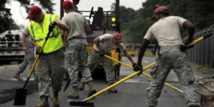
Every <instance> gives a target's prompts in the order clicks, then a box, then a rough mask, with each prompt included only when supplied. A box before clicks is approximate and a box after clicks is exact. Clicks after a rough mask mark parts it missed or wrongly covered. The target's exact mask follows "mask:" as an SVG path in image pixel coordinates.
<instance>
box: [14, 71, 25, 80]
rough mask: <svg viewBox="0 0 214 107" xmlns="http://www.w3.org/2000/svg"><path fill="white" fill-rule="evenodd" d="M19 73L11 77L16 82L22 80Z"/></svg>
mask: <svg viewBox="0 0 214 107" xmlns="http://www.w3.org/2000/svg"><path fill="white" fill-rule="evenodd" d="M19 75H20V73H19V72H17V73H16V74H15V75H14V76H13V78H15V79H17V80H18V81H23V79H22V78H20V76H19Z"/></svg>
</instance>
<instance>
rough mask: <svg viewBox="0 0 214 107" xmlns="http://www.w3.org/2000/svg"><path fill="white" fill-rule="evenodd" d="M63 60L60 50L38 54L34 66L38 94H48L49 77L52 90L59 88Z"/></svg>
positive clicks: (58, 89)
mask: <svg viewBox="0 0 214 107" xmlns="http://www.w3.org/2000/svg"><path fill="white" fill-rule="evenodd" d="M63 62H64V55H63V52H62V50H57V51H55V52H53V53H49V54H42V55H41V56H40V58H39V61H38V63H37V68H36V75H37V76H38V86H39V95H40V96H49V86H50V81H49V80H50V78H51V85H52V89H53V91H54V92H56V91H60V90H61V86H62V76H63V75H62V74H63V67H64V65H63Z"/></svg>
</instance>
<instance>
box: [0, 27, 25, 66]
mask: <svg viewBox="0 0 214 107" xmlns="http://www.w3.org/2000/svg"><path fill="white" fill-rule="evenodd" d="M22 33H23V30H7V31H5V32H3V33H1V34H0V62H8V61H22V60H23V58H24V51H23V50H22Z"/></svg>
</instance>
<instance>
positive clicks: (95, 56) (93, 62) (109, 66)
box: [79, 50, 117, 93]
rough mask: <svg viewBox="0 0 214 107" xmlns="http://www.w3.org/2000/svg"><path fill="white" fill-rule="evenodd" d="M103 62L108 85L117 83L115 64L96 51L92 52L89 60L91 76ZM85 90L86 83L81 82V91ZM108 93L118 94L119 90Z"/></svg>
mask: <svg viewBox="0 0 214 107" xmlns="http://www.w3.org/2000/svg"><path fill="white" fill-rule="evenodd" d="M109 55H110V52H109ZM101 62H102V63H103V67H104V70H105V74H106V80H107V82H108V85H111V84H113V83H115V82H116V79H115V71H114V62H113V61H112V60H110V59H108V58H105V57H102V56H100V55H99V53H97V52H96V51H95V50H92V51H91V52H90V55H89V59H88V66H89V69H90V71H91V74H93V71H94V70H95V69H96V67H97V66H98V65H99V64H100V63H101ZM83 88H84V82H83V80H81V84H80V86H79V89H80V90H82V89H83ZM108 91H109V92H112V93H117V89H115V88H114V87H113V88H111V89H110V90H108Z"/></svg>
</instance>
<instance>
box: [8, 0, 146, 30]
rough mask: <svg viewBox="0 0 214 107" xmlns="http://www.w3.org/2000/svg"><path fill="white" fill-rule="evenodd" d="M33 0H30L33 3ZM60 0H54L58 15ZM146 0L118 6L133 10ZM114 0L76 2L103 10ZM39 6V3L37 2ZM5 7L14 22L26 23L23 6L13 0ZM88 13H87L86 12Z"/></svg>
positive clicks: (81, 6) (124, 0)
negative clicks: (9, 10) (8, 9)
mask: <svg viewBox="0 0 214 107" xmlns="http://www.w3.org/2000/svg"><path fill="white" fill-rule="evenodd" d="M33 1H34V0H31V3H33ZM60 1H61V0H54V2H55V3H56V5H55V6H54V10H55V12H54V13H56V14H59V15H60ZM145 1H146V0H120V6H125V7H126V8H132V9H134V10H138V9H139V8H141V7H142V3H143V2H145ZM115 2H116V0H80V2H79V4H78V9H79V10H86V11H90V10H91V7H94V11H96V10H97V8H98V7H103V11H108V10H110V9H111V5H112V3H115ZM37 5H38V6H39V4H37ZM6 7H9V8H11V13H12V18H13V19H14V20H15V22H16V23H17V24H18V25H20V24H22V25H25V26H26V25H27V23H28V20H27V19H26V17H27V13H26V10H25V9H24V8H23V7H20V3H19V2H17V1H13V2H12V3H11V4H10V5H7V6H6ZM88 14H89V13H88Z"/></svg>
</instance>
